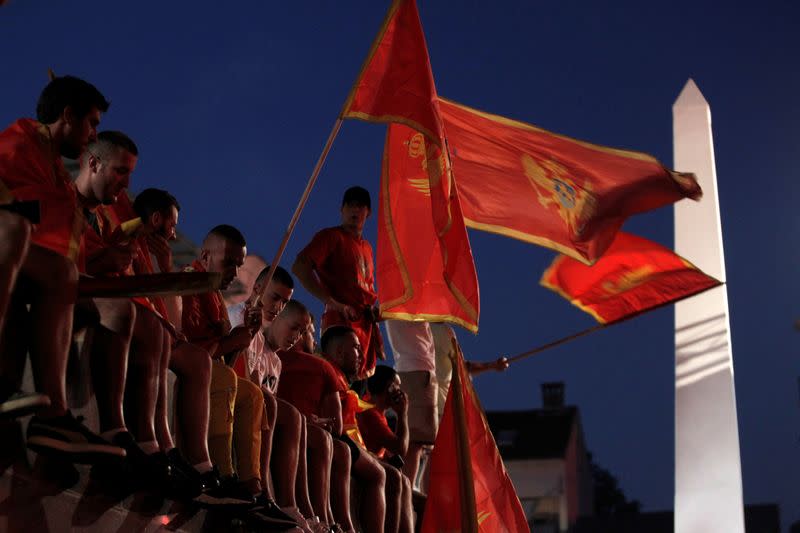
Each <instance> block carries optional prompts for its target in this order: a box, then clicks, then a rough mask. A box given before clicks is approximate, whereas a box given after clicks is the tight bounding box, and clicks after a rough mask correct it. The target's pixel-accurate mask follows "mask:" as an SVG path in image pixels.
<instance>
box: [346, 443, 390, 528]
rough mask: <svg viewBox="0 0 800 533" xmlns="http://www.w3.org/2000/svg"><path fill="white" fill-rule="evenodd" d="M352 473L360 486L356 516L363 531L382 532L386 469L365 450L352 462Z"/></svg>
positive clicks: (384, 516)
mask: <svg viewBox="0 0 800 533" xmlns="http://www.w3.org/2000/svg"><path fill="white" fill-rule="evenodd" d="M353 475H354V476H355V478H356V479H357V480H358V483H359V485H360V486H361V488H362V492H361V508H360V509H359V513H358V517H359V518H360V520H361V527H362V528H363V529H364V531H369V532H371V533H372V532H375V533H383V531H384V520H385V518H386V494H385V490H386V471H385V470H384V469H383V467H382V466H381V464H380V463H379V462H378V460H377V459H375V458H374V457H372V456H371V455H370V454H369V453H367V451H366V450H361V453H360V454H359V456H358V459H356V461H355V463H354V464H353Z"/></svg>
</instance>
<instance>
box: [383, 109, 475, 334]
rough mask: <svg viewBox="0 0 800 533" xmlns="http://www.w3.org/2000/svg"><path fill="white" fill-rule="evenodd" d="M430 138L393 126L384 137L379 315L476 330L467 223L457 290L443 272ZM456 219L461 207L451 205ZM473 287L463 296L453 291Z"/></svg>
mask: <svg viewBox="0 0 800 533" xmlns="http://www.w3.org/2000/svg"><path fill="white" fill-rule="evenodd" d="M425 152H426V139H425V137H424V136H423V135H422V134H421V133H419V132H417V131H415V130H413V129H411V128H408V127H406V126H403V125H399V124H397V125H395V124H393V125H390V126H389V131H388V133H387V136H386V146H385V148H384V154H383V172H382V173H381V189H380V202H379V207H378V258H377V277H378V300H379V301H380V302H381V314H382V315H383V316H384V317H386V318H396V319H401V320H428V321H434V322H443V321H444V322H451V323H454V324H459V325H461V326H462V327H465V328H467V329H469V330H471V331H477V329H478V314H477V310H478V305H479V302H478V290H477V289H478V286H477V279H476V277H475V269H474V266H473V265H474V262H473V260H472V254H471V251H470V248H469V242H468V241H467V235H466V229H465V228H464V226H463V224H462V225H461V226H460V227H458V228H454V230H453V231H459V232H460V237H461V238H462V239H464V241H463V242H464V243H465V244H466V245H465V246H461V247H459V248H458V250H460V251H462V252H463V253H464V255H463V256H462V257H458V258H456V259H457V260H456V261H455V262H454V264H455V265H456V267H457V270H456V271H455V272H456V275H455V278H454V283H453V284H452V285H453V286H454V287H451V286H450V285H448V283H447V281H446V280H445V278H444V276H443V275H442V272H443V271H444V261H443V257H442V253H441V247H440V244H439V240H438V239H437V237H436V230H435V229H434V223H433V218H432V214H431V190H430V183H429V178H428V172H427V165H428V162H427V159H426V157H425ZM452 205H453V209H454V211H455V215H456V216H459V214H460V213H459V210H460V204H459V203H458V198H457V197H456V198H455V199H454V201H453V204H452ZM457 287H470V288H472V290H471V292H469V293H468V294H462V293H461V292H460V291H459V292H456V291H454V290H453V289H454V288H457Z"/></svg>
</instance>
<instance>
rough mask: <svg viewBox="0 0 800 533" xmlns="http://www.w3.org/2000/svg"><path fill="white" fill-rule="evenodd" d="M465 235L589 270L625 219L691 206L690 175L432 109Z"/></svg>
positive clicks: (497, 121) (447, 105) (635, 155)
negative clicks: (496, 238)
mask: <svg viewBox="0 0 800 533" xmlns="http://www.w3.org/2000/svg"><path fill="white" fill-rule="evenodd" d="M439 108H440V112H441V117H442V121H443V124H444V129H445V135H446V137H447V143H448V147H449V150H450V157H451V160H452V165H453V173H454V174H455V177H456V180H458V192H459V196H460V198H461V205H462V207H463V210H464V220H465V222H466V224H467V226H468V227H471V228H475V229H480V230H484V231H489V232H493V233H499V234H501V235H506V236H508V237H513V238H516V239H520V240H523V241H527V242H532V243H535V244H539V245H542V246H546V247H548V248H552V249H554V250H556V251H558V252H561V253H563V254H566V255H569V256H571V257H574V258H576V259H578V260H580V261H582V262H584V263H587V264H591V263H593V262H594V261H596V260H597V259H598V257H600V256H601V255H602V254H603V252H604V251H605V250H606V249H607V248H608V246H609V245H610V244H611V242H612V241H613V239H614V235H615V234H616V232H617V230H619V228H620V227H621V226H622V224H623V222H624V221H625V219H626V218H627V217H629V216H630V215H633V214H636V213H641V212H643V211H648V210H651V209H655V208H657V207H661V206H663V205H667V204H670V203H673V202H677V201H678V200H681V199H682V198H685V197H690V198H694V199H697V198H699V197H700V195H701V190H700V187H699V186H698V184H697V181H696V180H695V178H694V176H693V175H691V174H681V173H676V172H672V171H670V170H668V169H666V168H665V167H664V166H662V165H661V163H659V162H658V161H657V160H656V159H655V158H653V157H652V156H649V155H647V154H643V153H640V152H632V151H628V150H618V149H614V148H609V147H605V146H598V145H595V144H590V143H587V142H583V141H578V140H576V139H571V138H569V137H565V136H563V135H558V134H555V133H551V132H548V131H545V130H543V129H540V128H537V127H535V126H532V125H530V124H525V123H523V122H518V121H515V120H510V119H507V118H505V117H501V116H497V115H491V114H489V113H484V112H481V111H478V110H475V109H471V108H469V107H466V106H463V105H460V104H457V103H454V102H450V101H447V100H441V101H440V106H439Z"/></svg>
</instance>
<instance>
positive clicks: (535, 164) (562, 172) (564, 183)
mask: <svg viewBox="0 0 800 533" xmlns="http://www.w3.org/2000/svg"><path fill="white" fill-rule="evenodd" d="M521 160H522V168H523V170H524V172H525V176H526V177H527V178H528V180H529V181H530V184H531V186H532V187H533V189H534V190H535V191H536V196H537V198H538V199H539V203H540V204H541V206H542V207H544V208H545V209H555V211H556V212H557V213H558V216H560V217H561V219H562V220H563V221H564V223H565V224H566V225H567V226H568V227H569V229H570V233H571V234H573V235H580V234H581V233H582V232H583V228H584V225H585V224H586V220H588V219H589V217H591V216H592V214H593V213H594V211H595V203H596V202H595V198H594V196H593V195H592V193H591V189H590V187H589V184H588V183H584V184H583V185H582V186H581V187H579V186H577V185H576V184H575V181H574V180H573V179H571V178H570V177H569V175H568V172H567V169H566V167H564V165H562V164H561V163H559V162H558V161H556V160H555V159H545V160H542V161H537V160H536V159H534V158H533V157H531V156H530V155H528V154H523V155H522V158H521Z"/></svg>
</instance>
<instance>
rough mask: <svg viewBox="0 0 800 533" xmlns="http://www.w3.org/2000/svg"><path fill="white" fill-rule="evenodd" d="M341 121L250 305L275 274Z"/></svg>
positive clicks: (337, 123) (340, 124)
mask: <svg viewBox="0 0 800 533" xmlns="http://www.w3.org/2000/svg"><path fill="white" fill-rule="evenodd" d="M342 121H343V119H342V117H341V115H340V116H339V117H337V119H336V122H334V123H333V128H332V129H331V133H330V135H328V140H327V141H325V146H324V147H323V148H322V153H321V154H320V155H319V158H318V159H317V164H316V165H314V170H313V171H312V172H311V177H309V178H308V183H306V188H305V190H304V191H303V195H302V196H301V197H300V202H299V203H298V204H297V207H295V209H294V214H293V215H292V218H291V220H289V225H288V226H287V227H286V232H285V233H284V234H283V239H281V244H280V246H278V251H277V252H276V253H275V257H273V258H272V262H271V263H270V269H269V273H268V274H267V279H266V280H264V283H263V284H262V285H261V287H260V289H261V290H260V291H259V292H258V293H256V292H253V294H252V296H251V297H250V300H249V301H250V302H251V303H252V302H256V301H258V300H259V299H260V298H261V296H263V294H264V291H266V290H267V287H268V286H269V284H270V282H271V281H272V275H273V274H274V273H275V267H276V266H277V265H279V264H280V262H281V258H283V252H284V251H285V250H286V245H287V244H289V238H290V237H291V236H292V233H294V228H295V226H297V221H298V220H299V219H300V214H301V213H302V212H303V209H304V208H305V206H306V203H307V202H308V197H309V196H310V195H311V190H312V189H313V188H314V185H315V184H316V183H317V178H318V177H319V173H320V171H321V170H322V165H323V164H325V159H327V157H328V153H329V152H330V151H331V146H333V141H334V140H335V139H336V136H337V135H338V134H339V130H340V129H341V128H342Z"/></svg>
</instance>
